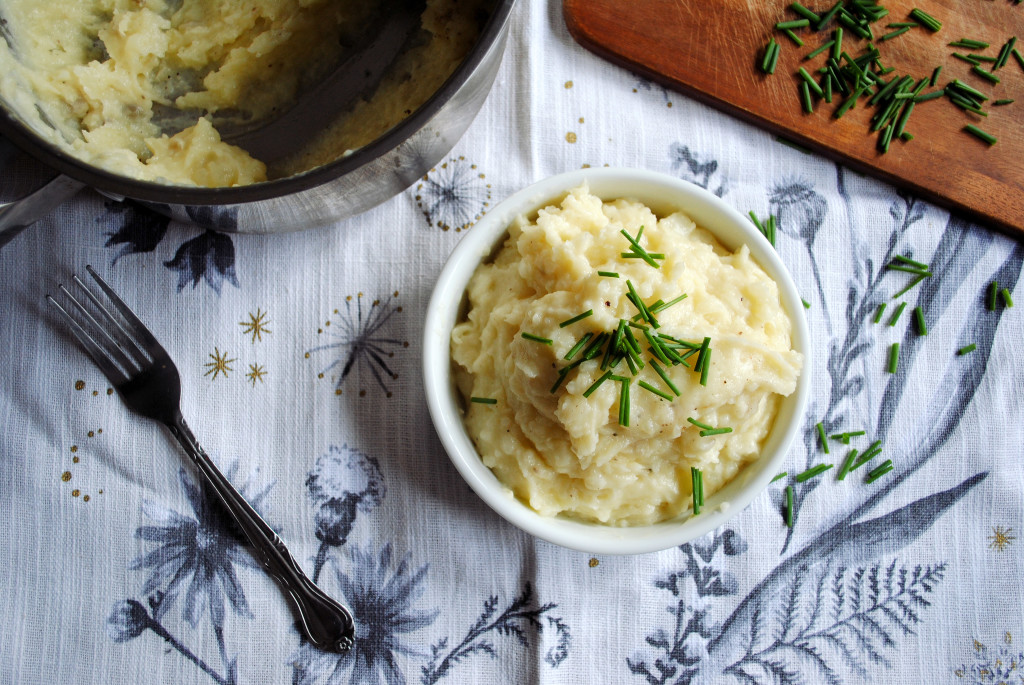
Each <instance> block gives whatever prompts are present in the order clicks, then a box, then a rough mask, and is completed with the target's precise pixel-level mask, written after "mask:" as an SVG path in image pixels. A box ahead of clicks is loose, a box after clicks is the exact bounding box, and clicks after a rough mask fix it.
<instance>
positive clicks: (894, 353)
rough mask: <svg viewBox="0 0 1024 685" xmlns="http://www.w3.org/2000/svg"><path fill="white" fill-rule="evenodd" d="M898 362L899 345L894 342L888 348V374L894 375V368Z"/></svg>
mask: <svg viewBox="0 0 1024 685" xmlns="http://www.w3.org/2000/svg"><path fill="white" fill-rule="evenodd" d="M899 361H900V344H899V343H898V342H894V343H893V344H892V346H891V347H889V373H896V366H897V365H898V364H899Z"/></svg>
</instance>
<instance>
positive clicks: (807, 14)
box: [789, 2, 821, 24]
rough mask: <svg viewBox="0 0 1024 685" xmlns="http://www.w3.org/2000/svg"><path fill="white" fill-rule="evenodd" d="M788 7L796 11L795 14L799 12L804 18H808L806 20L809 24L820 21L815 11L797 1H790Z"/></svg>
mask: <svg viewBox="0 0 1024 685" xmlns="http://www.w3.org/2000/svg"><path fill="white" fill-rule="evenodd" d="M789 8H790V9H791V10H793V11H794V12H796V13H797V14H799V15H800V16H801V17H803V18H804V19H807V20H808V22H807V23H808V24H810V23H814V24H817V23H818V22H819V21H821V17H820V16H818V15H817V14H816V13H814V12H812V11H811V10H809V9H807V8H806V7H804V6H803V5H801V4H800V3H799V2H793V3H790V5H789Z"/></svg>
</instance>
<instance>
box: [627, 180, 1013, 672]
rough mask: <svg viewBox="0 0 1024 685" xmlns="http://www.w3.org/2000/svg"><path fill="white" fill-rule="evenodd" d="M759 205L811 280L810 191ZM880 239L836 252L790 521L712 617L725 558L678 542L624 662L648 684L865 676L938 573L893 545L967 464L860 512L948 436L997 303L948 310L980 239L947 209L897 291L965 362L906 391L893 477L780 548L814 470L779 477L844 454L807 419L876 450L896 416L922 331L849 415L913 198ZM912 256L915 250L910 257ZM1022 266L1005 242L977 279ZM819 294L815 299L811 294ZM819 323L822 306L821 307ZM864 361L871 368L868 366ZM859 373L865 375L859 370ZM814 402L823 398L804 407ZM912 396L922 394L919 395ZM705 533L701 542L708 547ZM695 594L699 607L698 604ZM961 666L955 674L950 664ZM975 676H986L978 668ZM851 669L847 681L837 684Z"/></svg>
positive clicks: (907, 538)
mask: <svg viewBox="0 0 1024 685" xmlns="http://www.w3.org/2000/svg"><path fill="white" fill-rule="evenodd" d="M837 179H838V182H839V188H838V191H839V195H840V197H842V198H844V200H846V201H847V202H849V195H848V193H847V191H846V188H845V186H844V183H845V171H844V170H843V169H842V168H841V167H837ZM770 197H771V199H770V202H771V205H772V209H773V211H775V212H777V213H778V214H779V215H780V216H781V217H782V218H783V219H784V225H786V226H787V228H785V229H784V232H785V233H786V234H787V235H788V236H790V237H791V238H793V239H795V240H797V241H799V242H801V243H803V245H804V248H805V249H806V251H807V254H808V256H809V258H810V260H811V262H812V263H813V264H814V265H815V268H814V276H815V280H816V284H817V285H818V286H819V289H820V284H821V280H820V272H819V270H818V269H817V266H816V253H815V251H814V239H815V237H816V236H817V232H818V229H819V228H820V226H821V224H822V221H823V219H824V214H825V213H826V211H827V207H826V205H825V203H824V201H823V200H822V199H821V196H820V194H819V193H817V192H816V191H815V190H814V189H813V188H812V187H811V186H810V184H807V183H805V182H796V183H787V184H784V185H780V186H777V187H776V188H775V189H774V190H773V191H772V194H771V196H770ZM889 215H890V217H891V220H892V227H891V230H890V235H889V239H888V240H887V241H884V242H883V243H882V244H881V246H880V249H875V248H877V247H878V246H877V245H864V244H859V243H857V242H856V241H855V242H854V246H853V248H852V260H853V270H852V271H853V277H852V279H851V281H850V283H849V287H848V290H847V292H848V296H847V301H846V308H845V312H844V314H845V320H844V321H842V322H841V330H843V331H845V332H844V333H843V334H841V335H839V336H833V342H832V343H831V345H830V347H829V349H828V360H827V370H828V379H827V382H828V386H829V391H828V395H827V396H826V397H824V398H821V397H820V396H819V398H817V399H816V402H815V403H813V404H812V407H811V410H810V412H809V417H810V418H809V419H808V422H809V425H808V426H807V429H806V431H805V440H804V460H805V461H804V464H803V465H802V466H797V467H795V468H794V469H793V470H791V471H790V474H791V475H790V476H789V477H788V481H784V482H782V483H780V484H779V485H777V486H775V487H776V489H778V488H780V487H781V486H782V485H785V484H786V483H787V482H788V483H789V484H790V485H792V486H793V487H794V489H795V492H796V499H795V508H794V512H795V513H794V520H795V523H794V526H793V527H791V528H789V529H788V530H787V532H786V535H785V538H784V541H783V542H782V544H781V556H782V558H781V560H780V562H779V564H778V565H777V566H776V567H775V568H774V569H773V570H772V571H771V572H770V573H768V575H767V576H765V578H764V579H763V580H762V581H761V582H760V583H759V584H757V586H755V587H754V588H753V589H752V590H751V591H750V592H749V593H748V594H746V596H744V597H742V598H741V599H740V600H739V602H738V603H737V604H735V607H734V608H733V609H731V612H730V613H727V618H725V620H724V621H723V622H722V623H714V622H711V621H709V615H711V613H712V612H711V610H710V607H711V606H714V607H715V608H717V609H719V611H720V610H721V608H722V607H721V604H722V602H723V601H728V600H727V598H730V597H731V596H732V595H734V594H735V591H736V588H735V584H734V583H730V582H729V578H730V576H729V570H728V567H729V560H728V556H730V555H728V554H726V555H724V556H723V557H722V560H721V562H716V561H715V555H714V554H713V553H712V554H708V555H701V554H696V555H695V552H696V551H698V548H697V547H696V546H695V545H693V544H691V545H684V546H683V547H681V548H680V550H681V551H682V552H683V554H684V561H685V563H684V564H683V565H682V566H681V567H680V570H679V571H676V572H673V573H671V574H670V575H669V576H668V577H667V578H663V579H656V580H654V586H655V587H657V588H659V589H663V590H667V591H668V592H670V593H671V595H672V596H673V598H674V604H672V605H670V606H669V607H668V611H669V613H670V614H671V615H673V616H674V617H675V620H674V622H673V625H672V627H671V628H670V629H666V628H658V629H656V630H654V631H653V632H651V633H650V634H648V636H647V638H646V647H644V648H643V649H641V650H639V651H638V652H637V654H636V656H635V657H634V658H631V659H628V660H627V665H628V667H629V670H630V672H631V673H633V674H634V675H635V676H637V677H640V678H642V679H644V680H645V681H646V682H648V683H652V684H659V685H660V684H664V683H757V684H761V683H794V684H796V683H805V682H806V683H827V684H829V685H839V684H840V683H844V682H866V681H875V682H878V679H879V678H880V677H882V676H880V675H879V674H880V673H881V672H883V671H884V669H886V668H887V667H888V666H889V665H890V664H891V663H892V661H893V659H894V657H895V653H896V651H897V650H898V649H899V645H900V641H901V639H902V638H904V637H906V636H907V635H910V634H913V633H914V630H915V625H916V624H918V623H920V622H921V621H923V620H926V614H927V609H928V607H929V606H930V605H931V603H932V601H933V600H932V598H931V597H932V595H933V593H935V591H936V588H937V586H938V585H939V584H940V583H941V582H942V580H943V578H944V576H945V574H946V571H947V568H948V560H945V559H928V560H910V559H907V558H906V556H905V554H904V552H903V550H904V548H905V547H907V546H909V545H910V544H912V543H913V542H914V541H915V540H917V539H918V538H919V537H921V536H922V535H924V534H926V533H927V532H928V531H929V529H930V528H931V527H932V526H933V524H934V523H935V521H936V520H937V519H938V518H939V517H940V516H942V515H943V513H944V512H946V511H947V510H948V509H949V508H950V507H952V506H954V505H956V504H957V503H958V502H959V501H960V500H961V499H962V498H965V497H967V496H969V494H970V492H971V491H972V490H973V489H974V488H975V487H976V486H977V485H978V484H979V483H980V482H982V481H984V480H985V478H986V477H987V476H988V473H987V472H986V471H981V472H978V473H976V474H975V475H973V476H971V477H970V478H968V479H966V480H964V481H963V482H961V483H959V484H955V485H952V487H949V488H948V489H944V490H938V491H936V492H935V493H934V494H931V495H926V496H924V497H921V498H919V499H917V500H916V501H913V502H911V503H910V504H907V505H905V506H902V507H899V508H897V509H894V510H892V511H890V512H889V513H887V514H882V515H880V516H876V517H875V518H867V515H868V514H870V513H871V512H872V511H873V510H874V509H876V508H877V507H879V506H880V505H881V504H882V503H883V502H884V501H885V500H886V498H887V497H888V495H889V494H891V493H892V492H893V491H895V490H896V489H898V488H900V486H901V485H902V484H903V483H904V482H905V481H906V479H907V478H908V477H909V476H910V475H911V474H913V473H914V472H915V471H917V470H918V469H920V468H921V467H922V466H923V465H924V464H926V463H927V462H928V461H929V460H930V459H931V458H932V457H933V455H935V454H936V452H938V451H939V450H940V449H941V448H942V446H943V445H944V444H945V443H946V442H947V441H949V440H950V438H952V437H953V435H955V433H956V430H957V428H958V426H959V423H960V420H961V417H962V410H963V407H965V406H967V405H968V404H969V403H970V401H971V399H972V397H973V396H974V394H975V392H976V391H977V389H978V387H979V385H980V383H981V380H982V378H983V377H984V375H985V370H986V367H987V361H988V356H989V354H990V352H991V348H992V341H993V339H994V337H995V331H996V328H997V326H998V323H999V319H1000V317H1001V316H1002V312H1000V311H995V312H993V311H987V310H986V309H985V308H984V307H981V306H978V307H974V308H971V309H969V310H967V311H966V312H962V311H959V310H951V309H950V307H949V305H950V302H951V301H952V299H953V297H954V296H955V295H956V294H957V293H958V292H959V290H960V289H961V288H962V286H963V283H964V282H965V280H966V278H965V276H966V274H967V272H969V271H970V269H972V268H973V267H974V266H975V259H976V255H978V254H980V253H981V251H982V249H983V248H984V246H985V244H986V243H988V242H990V241H991V240H992V237H991V235H989V234H987V233H984V232H978V231H972V230H971V227H970V225H969V224H967V223H966V222H964V221H963V220H961V219H959V218H957V217H955V216H954V217H951V218H950V219H949V221H948V223H947V226H946V228H945V231H944V233H943V236H942V239H941V240H940V242H939V245H938V247H937V248H936V250H935V252H934V254H932V255H930V256H929V258H928V261H929V263H930V265H931V271H932V273H933V274H934V276H933V277H930V278H926V279H925V282H924V283H923V284H922V285H921V286H920V287H918V288H917V289H916V290H912V291H909V292H908V293H907V294H906V297H907V299H908V300H911V302H912V304H918V305H920V306H922V308H923V310H924V311H927V312H929V316H930V318H931V319H932V320H933V322H934V323H933V325H937V324H938V323H939V322H943V323H946V325H954V326H955V325H959V326H960V329H961V331H962V335H961V336H960V337H961V339H962V340H963V341H964V342H962V343H961V344H967V343H968V342H973V343H974V344H976V345H977V350H976V352H975V353H974V354H972V355H970V356H968V357H966V358H965V357H960V356H951V358H950V360H949V362H948V364H947V366H946V370H945V373H944V374H942V376H941V377H940V378H938V379H936V380H937V382H936V383H935V385H934V388H933V390H932V394H931V396H930V397H927V398H920V397H918V398H915V404H916V406H915V409H920V408H921V407H923V408H924V413H923V416H922V415H920V414H919V415H918V418H917V419H916V420H917V421H919V422H921V421H923V426H922V428H923V429H922V430H921V431H919V432H917V433H916V434H917V435H919V436H920V437H919V438H918V442H917V444H915V445H913V446H912V447H911V448H910V449H909V451H908V452H907V453H904V454H902V455H900V456H899V458H898V459H894V462H895V463H896V464H897V466H896V470H895V471H894V472H893V475H892V476H891V477H889V478H887V479H883V480H880V481H878V482H877V483H875V484H874V485H873V486H870V489H869V490H868V492H869V493H870V494H868V495H867V496H866V498H865V499H864V501H863V502H861V503H860V504H858V505H856V506H855V507H853V508H852V509H851V510H849V511H847V512H845V513H844V514H843V515H842V516H840V518H839V519H838V521H837V522H835V523H834V524H832V525H831V526H829V527H827V528H826V529H825V530H824V531H823V532H821V533H819V534H817V535H816V536H814V537H813V538H812V539H811V540H810V542H808V543H806V544H804V545H803V546H802V547H800V549H798V550H797V551H795V552H791V551H790V547H791V545H792V544H793V542H794V541H795V540H796V539H797V538H796V537H794V534H795V533H797V532H799V531H801V530H803V528H804V524H803V522H802V520H801V517H800V511H801V510H802V507H803V505H804V504H805V503H806V502H807V501H808V498H809V497H811V496H812V494H813V493H814V491H815V490H816V489H817V488H819V487H821V486H822V484H823V483H824V482H826V481H825V479H822V478H817V479H810V480H807V481H804V482H798V481H796V480H795V479H794V478H793V474H796V473H798V472H799V471H801V470H803V469H804V468H807V467H811V466H813V465H815V464H818V463H826V462H828V461H840V460H842V459H843V457H844V456H845V454H844V455H842V456H836V455H827V454H825V453H824V452H823V450H822V449H821V445H820V443H819V441H818V434H817V431H816V429H815V427H814V424H815V422H816V420H821V422H822V423H823V425H824V428H825V431H826V433H832V432H835V431H841V430H843V429H844V428H846V427H848V426H850V425H851V422H855V423H856V424H857V425H858V426H866V427H867V428H868V430H867V431H866V432H867V433H868V434H870V435H871V437H872V439H876V440H880V441H882V442H883V443H884V442H885V439H886V437H887V435H888V433H889V430H890V428H891V427H892V425H893V421H895V420H896V417H897V416H898V415H899V411H900V407H901V400H902V399H903V392H904V389H905V388H906V385H907V381H908V374H909V373H911V372H910V371H909V369H912V368H913V364H914V360H915V357H916V355H917V354H919V353H920V351H921V346H922V344H923V340H924V338H923V336H920V335H918V334H916V333H915V332H914V331H912V330H911V329H909V328H908V329H907V332H906V334H905V335H904V337H903V340H902V341H901V348H902V355H901V361H900V364H899V366H898V368H897V371H896V373H893V374H890V375H888V378H887V380H886V382H885V383H884V389H883V391H882V395H881V401H880V403H879V407H878V410H877V414H876V415H875V418H874V420H871V419H870V417H868V416H865V415H864V413H863V411H864V410H863V407H864V402H863V401H862V399H861V397H860V396H861V394H862V392H863V391H864V390H865V388H866V386H867V383H868V379H867V378H866V377H865V374H866V373H869V371H867V372H866V371H864V369H865V368H867V369H869V370H870V369H871V368H872V367H874V368H879V369H880V368H881V366H882V364H883V362H882V357H881V356H880V355H878V350H877V346H875V345H874V344H873V339H872V333H871V332H870V331H871V329H870V323H871V320H872V317H874V316H875V314H876V312H877V310H878V307H879V306H880V305H881V304H882V303H883V302H886V301H889V300H890V298H892V296H893V294H894V293H897V294H898V293H899V292H900V290H901V288H902V283H900V282H899V280H898V279H897V278H896V276H897V275H898V274H897V273H896V272H891V271H887V270H886V269H885V268H884V265H886V264H888V263H889V262H891V261H892V259H893V257H894V256H896V255H897V254H900V255H907V256H913V255H914V249H913V246H912V243H910V242H909V241H908V240H907V239H906V236H907V234H908V231H909V229H910V228H911V227H912V226H913V225H914V224H915V223H916V222H918V221H920V220H921V219H922V217H923V211H922V209H921V207H920V203H919V202H918V201H916V200H915V199H913V198H912V197H909V196H903V195H900V196H899V197H898V198H897V199H896V200H894V201H893V202H892V205H891V206H890V211H889ZM853 233H854V234H855V233H856V231H854V232H853ZM918 257H919V258H924V256H922V255H918ZM1022 264H1024V248H1021V247H1020V246H1019V245H1018V246H1017V247H1016V248H1015V249H1014V250H1013V251H1012V253H1011V254H1010V255H1009V256H1008V257H1007V258H1006V261H1005V262H1004V263H1003V265H1002V266H1001V267H1000V268H999V269H998V270H997V271H996V273H994V274H992V279H993V280H996V281H998V282H999V283H1000V284H1001V285H1006V286H1007V287H1009V288H1010V289H1012V288H1013V287H1014V286H1015V285H1016V282H1017V278H1018V277H1019V275H1020V272H1021V267H1022ZM822 294H823V293H822ZM825 316H826V317H827V316H828V314H827V311H826V312H825ZM873 358H874V359H877V361H875V362H874V363H872V361H871V360H872V359H873ZM874 377H876V378H877V377H879V376H878V375H875V376H874ZM822 399H824V400H825V402H826V404H825V405H824V406H823V405H821V404H819V402H821V400H822ZM922 399H924V402H922ZM716 538H717V536H714V537H712V538H711V541H710V543H702V544H703V546H704V547H709V546H710V547H711V548H715V546H716V545H715V540H716ZM709 598H711V599H710V602H709ZM963 669H964V672H966V669H967V667H966V666H964V667H963ZM987 672H988V671H987ZM850 678H854V680H850Z"/></svg>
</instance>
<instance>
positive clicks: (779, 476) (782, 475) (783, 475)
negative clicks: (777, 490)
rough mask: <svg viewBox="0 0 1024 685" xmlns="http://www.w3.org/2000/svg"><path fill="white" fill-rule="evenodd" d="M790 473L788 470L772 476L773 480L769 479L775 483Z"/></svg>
mask: <svg viewBox="0 0 1024 685" xmlns="http://www.w3.org/2000/svg"><path fill="white" fill-rule="evenodd" d="M788 475H789V473H787V472H786V471H783V472H782V473H778V474H776V475H775V477H774V478H772V479H771V481H769V482H771V483H774V482H775V481H777V480H782V479H783V478H785V477H786V476H788Z"/></svg>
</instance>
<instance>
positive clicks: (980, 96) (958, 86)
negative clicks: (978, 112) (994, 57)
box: [946, 78, 988, 102]
mask: <svg viewBox="0 0 1024 685" xmlns="http://www.w3.org/2000/svg"><path fill="white" fill-rule="evenodd" d="M946 88H947V89H948V88H952V89H954V90H958V91H960V92H962V93H966V94H967V95H968V96H970V97H971V98H973V99H975V100H977V101H978V102H987V101H988V96H987V95H985V94H984V93H982V92H981V91H980V90H978V89H977V88H974V87H972V86H970V85H968V84H966V83H964V82H963V81H961V80H960V79H958V78H955V79H953V80H952V81H950V83H949V85H947V86H946Z"/></svg>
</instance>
